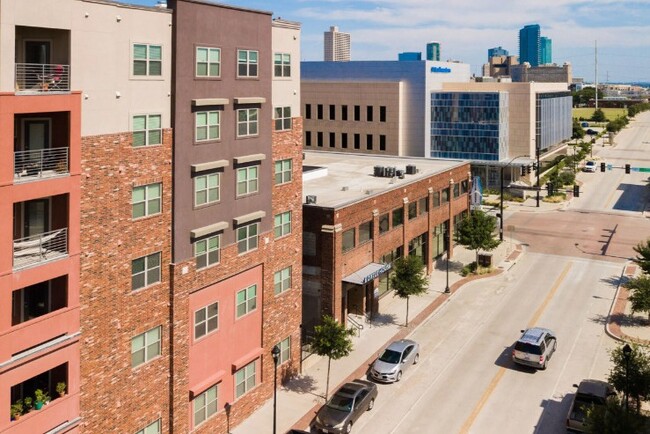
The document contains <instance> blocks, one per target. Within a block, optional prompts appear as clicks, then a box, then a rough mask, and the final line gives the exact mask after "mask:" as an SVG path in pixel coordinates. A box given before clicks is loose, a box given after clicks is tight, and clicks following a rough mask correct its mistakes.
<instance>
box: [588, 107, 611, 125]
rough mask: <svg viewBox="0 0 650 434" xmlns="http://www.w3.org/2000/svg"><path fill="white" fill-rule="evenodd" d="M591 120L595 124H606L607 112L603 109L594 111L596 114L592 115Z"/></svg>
mask: <svg viewBox="0 0 650 434" xmlns="http://www.w3.org/2000/svg"><path fill="white" fill-rule="evenodd" d="M591 120H592V121H594V122H605V121H606V120H607V116H605V112H604V111H602V109H596V110H594V114H593V115H591Z"/></svg>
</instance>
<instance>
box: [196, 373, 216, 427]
mask: <svg viewBox="0 0 650 434" xmlns="http://www.w3.org/2000/svg"><path fill="white" fill-rule="evenodd" d="M192 407H193V411H194V426H195V427H197V426H199V425H201V424H202V423H203V422H205V421H206V420H207V419H208V418H209V417H210V416H212V415H213V414H216V413H217V411H218V409H219V385H218V384H215V385H214V386H212V387H211V388H209V389H208V390H206V391H205V392H203V393H201V394H199V395H196V396H195V397H194V399H193V400H192Z"/></svg>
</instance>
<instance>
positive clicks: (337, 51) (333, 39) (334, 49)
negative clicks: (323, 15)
mask: <svg viewBox="0 0 650 434" xmlns="http://www.w3.org/2000/svg"><path fill="white" fill-rule="evenodd" d="M324 38H325V45H324V54H323V60H324V61H326V62H349V61H350V34H349V33H343V32H339V28H338V27H337V26H330V30H329V32H324Z"/></svg>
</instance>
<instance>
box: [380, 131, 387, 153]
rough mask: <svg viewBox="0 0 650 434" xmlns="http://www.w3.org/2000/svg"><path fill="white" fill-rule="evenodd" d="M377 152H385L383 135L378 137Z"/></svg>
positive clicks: (384, 137)
mask: <svg viewBox="0 0 650 434" xmlns="http://www.w3.org/2000/svg"><path fill="white" fill-rule="evenodd" d="M379 150H380V151H385V150H386V136H385V135H384V134H380V135H379Z"/></svg>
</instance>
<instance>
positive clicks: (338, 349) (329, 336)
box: [311, 315, 354, 401]
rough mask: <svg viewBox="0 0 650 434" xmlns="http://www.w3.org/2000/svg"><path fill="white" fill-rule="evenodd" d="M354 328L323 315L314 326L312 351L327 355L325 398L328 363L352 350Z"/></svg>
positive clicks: (327, 390) (328, 371)
mask: <svg viewBox="0 0 650 434" xmlns="http://www.w3.org/2000/svg"><path fill="white" fill-rule="evenodd" d="M353 334H354V330H351V329H346V328H345V326H344V325H343V324H340V323H338V322H337V321H336V320H335V319H334V318H332V317H331V316H328V315H325V316H324V317H323V323H322V324H321V325H318V326H316V327H314V339H313V341H312V343H311V348H312V351H313V352H314V353H315V354H318V355H319V356H324V357H327V384H326V385H325V400H326V401H327V396H328V393H329V387H330V364H331V363H332V359H334V360H338V359H340V358H343V357H346V356H348V355H349V354H350V352H352V335H353Z"/></svg>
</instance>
